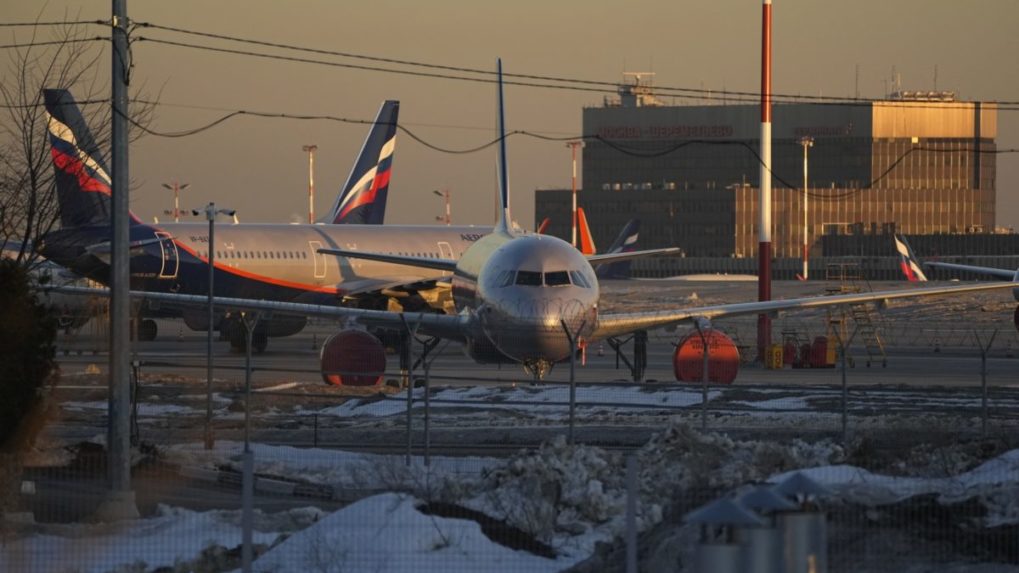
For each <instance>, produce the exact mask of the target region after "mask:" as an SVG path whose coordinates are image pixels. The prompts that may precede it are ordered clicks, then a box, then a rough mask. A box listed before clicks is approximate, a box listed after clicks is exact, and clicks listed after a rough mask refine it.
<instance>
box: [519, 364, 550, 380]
mask: <svg viewBox="0 0 1019 573" xmlns="http://www.w3.org/2000/svg"><path fill="white" fill-rule="evenodd" d="M523 364H524V372H527V373H528V374H530V375H531V376H533V377H534V383H535V384H537V383H538V382H541V380H542V379H543V378H544V377H545V375H546V374H548V373H549V372H551V371H552V363H551V362H550V361H548V360H545V359H544V358H540V359H538V360H526V361H524V363H523Z"/></svg>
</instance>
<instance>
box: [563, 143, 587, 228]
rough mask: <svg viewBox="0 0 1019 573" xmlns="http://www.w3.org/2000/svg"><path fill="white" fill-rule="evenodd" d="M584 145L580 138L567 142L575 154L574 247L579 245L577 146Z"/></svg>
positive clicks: (567, 145) (573, 184) (571, 151)
mask: <svg viewBox="0 0 1019 573" xmlns="http://www.w3.org/2000/svg"><path fill="white" fill-rule="evenodd" d="M583 145H584V142H583V141H581V140H579V139H576V140H573V141H567V142H566V147H569V148H570V153H571V155H572V156H573V179H572V188H573V223H572V226H571V229H572V232H571V233H570V237H571V239H570V242H571V244H572V245H573V246H574V247H576V246H577V148H578V147H583Z"/></svg>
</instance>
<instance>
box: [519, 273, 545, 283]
mask: <svg viewBox="0 0 1019 573" xmlns="http://www.w3.org/2000/svg"><path fill="white" fill-rule="evenodd" d="M517 284H518V285H523V286H541V273H536V272H534V271H517Z"/></svg>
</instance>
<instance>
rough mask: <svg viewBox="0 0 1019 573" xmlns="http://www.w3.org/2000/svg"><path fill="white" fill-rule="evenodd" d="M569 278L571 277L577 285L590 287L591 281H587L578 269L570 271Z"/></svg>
mask: <svg viewBox="0 0 1019 573" xmlns="http://www.w3.org/2000/svg"><path fill="white" fill-rule="evenodd" d="M570 278H571V279H573V284H575V285H577V286H579V287H583V288H591V283H589V282H587V279H586V278H584V273H582V272H580V271H570Z"/></svg>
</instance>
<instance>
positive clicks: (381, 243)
mask: <svg viewBox="0 0 1019 573" xmlns="http://www.w3.org/2000/svg"><path fill="white" fill-rule="evenodd" d="M44 92H45V93H44V96H45V98H44V99H45V101H46V109H47V113H48V114H49V119H48V129H49V138H50V142H51V154H52V158H53V165H54V170H55V172H56V188H57V198H58V202H59V209H60V219H61V228H60V229H57V230H55V231H52V232H50V233H48V234H47V235H46V236H45V237H44V239H43V241H41V243H40V244H38V245H37V247H38V249H37V251H38V252H39V253H40V254H42V255H43V256H45V257H46V258H48V259H49V260H51V261H54V262H55V263H57V264H59V265H61V266H63V267H65V268H68V269H70V270H72V271H74V272H75V273H77V274H80V275H82V276H84V277H87V278H90V279H93V280H95V281H98V282H100V283H103V284H107V283H108V278H109V255H110V241H109V237H110V234H111V232H110V231H111V222H110V215H109V214H110V177H109V175H108V173H109V170H108V169H107V167H106V163H105V160H104V159H103V157H102V154H101V153H100V151H99V148H98V145H97V144H96V143H95V140H94V138H93V136H92V134H91V131H90V130H89V128H88V125H87V124H86V122H85V120H84V118H83V117H82V115H81V112H80V110H79V109H78V107H77V104H76V103H75V102H74V99H73V97H72V96H71V94H70V93H69V92H68V91H66V90H44ZM398 109H399V108H398V104H397V103H396V102H388V101H387V102H386V103H384V104H383V105H382V108H381V109H380V112H379V117H378V118H377V120H376V122H375V126H374V127H373V129H372V131H371V132H370V133H369V135H368V138H367V139H366V140H365V144H364V146H363V148H362V152H361V155H360V156H359V160H358V161H357V163H356V164H355V166H354V169H353V170H352V171H351V173H350V176H349V177H348V180H347V183H346V184H345V186H344V188H343V192H342V193H341V194H340V196H339V197H338V198H337V201H336V203H335V205H334V207H333V209H332V210H331V211H330V216H329V218H328V219H327V220H326V222H329V223H334V224H314V225H309V224H300V225H283V224H278V225H277V224H250V223H242V224H233V225H221V226H219V227H217V228H216V231H217V232H216V245H215V247H216V248H215V249H213V255H214V257H213V258H214V267H215V273H216V277H215V294H216V295H224V296H225V295H228V294H231V295H234V296H239V297H248V298H256V299H267V300H281V301H299V302H313V303H317V304H341V303H345V304H350V305H353V306H360V307H369V308H394V307H395V308H400V307H403V308H416V309H422V310H423V309H429V310H435V311H442V307H443V304H445V300H443V299H444V297H443V291H444V290H445V291H446V292H448V289H443V288H441V286H437V285H440V284H441V283H442V282H448V280H449V278H448V276H446V274H444V273H442V272H436V271H434V270H422V269H420V268H418V267H407V266H394V265H384V264H377V263H371V262H364V261H360V260H353V261H347V260H336V261H334V260H332V259H331V258H330V257H327V256H325V255H322V254H321V253H319V252H317V249H318V248H319V247H322V246H332V247H339V246H343V247H345V248H349V249H358V248H368V249H371V250H380V251H384V252H394V253H408V254H409V253H414V254H419V255H421V256H431V257H436V258H440V257H454V256H458V255H459V254H460V253H462V252H463V251H464V250H465V249H466V248H467V246H469V245H470V244H471V243H473V242H474V241H476V240H477V239H478V238H480V237H481V236H482V235H484V234H486V233H487V232H488V230H487V229H486V228H484V227H474V226H466V225H462V226H450V227H447V226H441V227H439V226H382V225H379V224H374V223H379V222H381V221H382V217H383V215H384V208H385V201H386V190H387V188H388V184H389V174H390V171H391V162H392V156H393V147H394V135H395V130H396V113H397V111H398ZM356 222H363V223H372V224H354V223H356ZM335 223H343V224H335ZM129 234H130V241H131V244H130V247H131V286H132V288H134V289H138V290H146V291H151V292H173V293H181V294H189V293H190V294H201V293H205V294H207V284H208V278H207V277H208V263H209V251H210V249H209V245H208V239H209V237H208V225H207V223H205V222H200V223H198V222H195V223H163V224H145V223H143V222H142V221H141V220H140V219H138V217H136V216H134V215H133V214H132V215H131V226H130V230H129ZM445 298H446V299H448V296H447V297H445ZM142 300H143V304H144V308H143V312H145V313H146V314H147V315H148V316H159V315H161V314H164V315H168V316H183V318H184V321H185V323H186V324H187V325H188V327H189V328H192V329H195V330H207V329H208V328H209V324H208V313H207V312H203V311H201V310H199V309H194V308H193V307H191V306H186V307H181V306H180V305H175V304H174V303H173V302H172V301H159V300H156V299H154V298H148V297H143V299H142ZM224 316H226V315H224ZM227 319H228V320H229V324H227V325H225V329H226V330H227V331H228V333H229V335H230V340H231V344H232V345H233V346H234V347H236V348H243V344H244V338H243V330H242V329H241V325H240V323H239V320H233V319H231V317H229V316H227ZM306 322H307V318H306V317H293V316H280V317H276V318H273V319H271V320H265V321H262V322H261V323H260V330H259V331H258V332H256V337H255V342H256V344H257V346H258V347H259V348H260V349H264V348H265V345H266V344H267V342H268V341H267V338H268V337H269V336H288V335H291V334H295V333H297V332H299V331H300V330H301V329H302V328H303V327H304V325H305V324H306ZM147 323H148V324H146V321H142V324H143V325H145V326H146V329H147V331H148V336H139V338H141V339H145V338H152V337H154V335H155V322H154V321H152V320H151V319H147Z"/></svg>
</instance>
